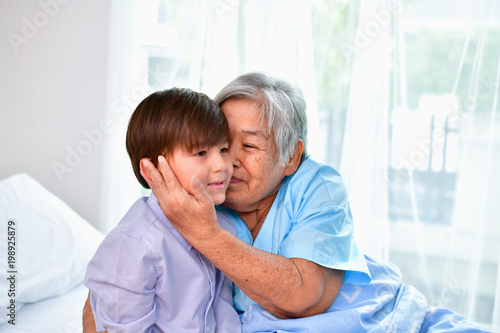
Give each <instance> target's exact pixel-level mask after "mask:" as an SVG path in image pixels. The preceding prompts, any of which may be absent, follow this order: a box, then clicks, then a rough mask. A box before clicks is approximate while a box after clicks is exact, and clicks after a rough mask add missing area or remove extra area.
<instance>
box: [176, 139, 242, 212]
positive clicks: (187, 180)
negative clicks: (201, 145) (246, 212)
mask: <svg viewBox="0 0 500 333" xmlns="http://www.w3.org/2000/svg"><path fill="white" fill-rule="evenodd" d="M167 160H168V163H169V165H170V167H171V168H172V171H173V172H174V174H175V175H176V177H177V179H178V180H179V183H180V184H181V185H182V187H184V189H185V190H186V191H188V192H189V193H190V194H192V193H191V179H192V178H193V176H194V175H196V176H197V177H198V179H199V180H200V183H201V184H202V185H203V186H204V187H205V190H206V191H207V193H208V195H210V197H212V200H213V201H214V204H215V205H219V204H221V203H223V202H224V200H225V199H226V189H227V187H228V186H229V182H230V180H231V176H232V174H233V164H232V162H231V159H230V158H229V154H228V143H227V142H225V143H222V144H220V145H217V146H212V147H209V148H206V149H198V150H195V151H193V152H192V153H190V152H189V151H188V150H187V149H185V148H183V147H179V148H177V149H175V151H174V153H173V154H172V155H171V156H169V157H168V158H167Z"/></svg>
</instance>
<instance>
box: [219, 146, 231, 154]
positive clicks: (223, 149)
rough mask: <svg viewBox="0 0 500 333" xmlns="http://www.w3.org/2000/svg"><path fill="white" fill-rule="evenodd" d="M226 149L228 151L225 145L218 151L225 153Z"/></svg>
mask: <svg viewBox="0 0 500 333" xmlns="http://www.w3.org/2000/svg"><path fill="white" fill-rule="evenodd" d="M228 151H229V149H227V148H226V147H225V148H222V149H221V150H220V152H221V153H227V152H228Z"/></svg>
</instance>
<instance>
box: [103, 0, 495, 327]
mask: <svg viewBox="0 0 500 333" xmlns="http://www.w3.org/2000/svg"><path fill="white" fill-rule="evenodd" d="M115 6H116V8H117V9H116V11H114V12H113V13H114V15H115V16H116V17H115V19H116V20H115V22H114V26H115V27H116V29H115V30H113V31H114V35H112V36H111V42H112V43H111V47H112V48H113V50H114V52H113V50H112V52H111V54H112V55H113V56H112V59H111V60H110V68H111V69H112V70H111V71H110V103H109V104H110V114H111V115H112V116H114V117H115V118H117V120H116V122H117V124H118V123H119V124H121V125H120V126H121V127H120V126H117V128H118V127H119V129H117V130H116V131H115V132H114V133H115V135H114V138H113V140H108V150H107V156H106V158H108V159H109V164H108V167H107V169H106V170H105V171H104V172H105V179H107V180H108V181H107V183H106V184H105V185H104V191H105V194H106V195H105V197H106V198H107V200H106V202H104V203H103V207H104V209H103V225H104V226H106V227H105V228H103V229H109V227H112V226H113V225H114V224H115V223H116V222H117V221H118V220H119V217H120V216H121V215H122V214H123V213H124V210H126V208H127V207H128V206H129V205H130V204H131V201H133V200H134V199H135V198H136V197H137V196H138V195H140V193H141V190H140V188H139V186H138V185H137V182H136V180H135V179H134V177H133V174H132V171H131V169H130V167H129V164H130V162H129V161H128V156H127V155H126V154H125V152H124V133H125V128H126V127H125V126H126V120H125V121H124V120H123V119H124V118H126V119H127V120H128V116H129V115H130V112H132V111H133V109H134V108H135V106H136V105H137V104H138V103H139V102H140V100H142V98H143V97H145V95H146V94H147V93H148V92H150V91H152V90H156V89H164V88H168V87H172V86H184V87H190V88H192V89H196V90H200V91H203V92H205V93H207V94H208V95H209V96H212V97H213V96H215V94H216V93H217V92H218V91H219V90H220V89H221V88H222V87H223V86H224V85H225V84H226V83H228V82H229V81H230V80H232V79H233V78H234V77H236V76H237V75H239V74H241V73H245V72H248V71H252V70H260V71H267V72H269V73H271V74H273V75H276V76H279V77H282V78H285V79H287V80H289V81H290V82H292V83H294V84H296V85H298V86H299V87H301V88H302V90H303V92H304V95H305V97H306V100H307V103H308V110H309V120H310V131H309V133H310V138H309V146H308V148H309V151H310V153H311V154H312V155H313V156H314V157H315V158H316V159H319V160H321V161H324V162H328V163H330V164H332V165H333V166H334V167H336V168H337V169H338V170H339V171H340V172H341V174H342V175H343V177H344V180H345V182H346V185H347V187H348V192H349V196H350V201H351V206H352V213H353V216H354V218H355V226H356V227H355V229H356V231H355V236H356V238H357V240H358V242H359V243H360V245H361V247H362V248H363V249H364V251H366V252H367V253H370V254H372V255H376V256H379V257H383V258H386V259H389V260H391V261H393V262H394V263H396V264H397V265H398V266H399V267H400V268H401V270H402V273H403V277H404V281H405V282H407V283H410V284H413V285H415V286H416V287H417V288H419V289H420V290H421V291H422V292H423V293H424V294H425V295H426V297H427V298H428V300H429V303H430V304H431V305H435V306H441V307H447V308H451V309H453V310H455V311H458V312H459V313H461V314H462V315H464V316H466V317H468V318H469V319H471V320H475V321H477V322H481V323H483V324H485V325H489V326H487V327H489V328H491V329H492V330H493V329H496V330H499V329H500V328H499V325H500V266H499V264H498V263H499V256H500V223H498V222H499V221H500V208H499V207H500V205H498V198H500V193H499V189H500V176H499V173H498V172H496V168H495V166H496V165H498V164H499V163H500V151H499V149H500V137H499V133H500V132H499V131H498V129H499V120H498V117H497V113H498V91H497V90H498V71H499V59H500V47H499V45H500V37H499V36H500V31H499V30H500V19H499V17H500V14H499V12H500V8H499V5H498V4H497V1H494V0H481V1H479V2H478V1H473V0H460V1H451V0H450V1H441V2H439V3H438V2H432V1H429V0H415V1H397V0H377V1H374V0H359V1H354V0H351V1H349V0H338V1H335V0H328V1H326V0H324V1H321V0H315V1H312V0H310V1H308V0H293V1H289V0H273V1H265V0H257V1H245V0H240V1H236V0H214V1H209V0H188V1H178V0H142V1H128V2H119V1H116V4H115ZM127 112H128V114H127ZM124 115H127V117H125V116H124ZM491 325H493V326H491Z"/></svg>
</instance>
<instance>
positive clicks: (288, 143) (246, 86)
mask: <svg viewBox="0 0 500 333" xmlns="http://www.w3.org/2000/svg"><path fill="white" fill-rule="evenodd" d="M231 99H244V100H249V101H253V102H256V103H257V104H258V105H259V106H260V109H261V115H260V116H261V120H262V121H264V123H265V124H267V134H268V135H270V134H271V131H273V133H274V140H275V144H276V149H277V151H278V157H279V164H280V165H281V166H285V165H286V163H287V162H288V160H289V159H290V157H291V156H292V155H293V153H294V150H295V145H296V144H297V140H298V139H301V140H302V141H303V142H304V152H303V153H302V155H301V162H302V161H303V160H304V158H305V157H306V156H307V148H306V147H307V114H306V101H305V99H304V96H303V95H302V92H301V91H300V89H299V88H297V87H294V86H292V85H291V84H290V83H288V82H287V81H285V80H282V79H278V78H275V77H272V76H270V75H269V74H267V73H263V72H251V73H247V74H243V75H240V76H238V77H237V78H236V79H234V80H233V81H231V82H230V83H229V84H228V85H227V86H225V87H224V88H223V89H222V90H221V91H220V92H219V93H218V94H217V96H215V98H214V100H215V102H216V103H217V104H218V105H219V106H222V104H224V102H226V101H228V100H231Z"/></svg>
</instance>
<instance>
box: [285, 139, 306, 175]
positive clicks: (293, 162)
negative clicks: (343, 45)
mask: <svg viewBox="0 0 500 333" xmlns="http://www.w3.org/2000/svg"><path fill="white" fill-rule="evenodd" d="M302 152H304V141H302V140H301V139H298V140H297V143H296V144H295V151H294V152H293V155H292V156H291V157H290V160H288V163H287V165H286V167H285V176H290V175H293V174H294V173H295V171H297V168H298V167H299V164H300V158H301V156H302Z"/></svg>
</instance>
